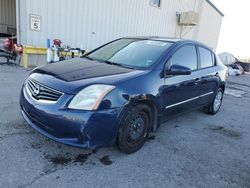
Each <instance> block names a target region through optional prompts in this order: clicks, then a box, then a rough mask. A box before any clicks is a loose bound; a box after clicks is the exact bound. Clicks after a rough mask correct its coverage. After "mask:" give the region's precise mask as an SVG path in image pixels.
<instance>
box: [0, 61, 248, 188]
mask: <svg viewBox="0 0 250 188" xmlns="http://www.w3.org/2000/svg"><path fill="white" fill-rule="evenodd" d="M27 74H28V71H26V70H24V69H22V68H20V67H16V66H0V112H1V113H0V152H1V155H0V161H1V162H0V187H4V188H8V187H20V188H21V187H72V188H74V187H80V186H81V187H84V188H87V187H95V188H99V187H105V188H106V187H114V188H116V187H157V188H158V187H164V188H166V187H211V188H214V187H216V188H217V187H237V188H238V187H250V144H249V143H250V108H249V105H250V75H245V76H241V77H230V78H229V83H228V87H227V91H226V95H225V97H224V103H223V105H222V109H221V111H220V112H219V113H218V114H217V115H215V116H210V115H207V114H204V113H202V112H201V111H195V112H192V113H188V114H186V115H183V116H181V117H179V118H176V119H174V120H171V121H168V122H166V123H164V124H163V125H162V126H161V127H160V128H159V129H158V132H157V133H156V134H155V136H152V137H151V138H150V139H149V140H148V142H147V143H146V145H145V146H144V147H143V148H142V149H141V150H140V151H139V152H137V153H134V154H131V155H125V154H122V153H120V152H119V151H117V150H116V149H115V148H113V147H110V148H103V149H100V150H98V151H88V150H82V149H77V148H72V147H68V146H64V145H61V144H58V143H55V142H54V141H51V140H49V139H47V138H45V137H43V136H41V135H40V134H38V133H36V132H35V131H33V130H32V129H31V128H30V127H29V126H28V125H27V124H26V123H25V122H24V120H23V119H22V117H21V115H20V112H19V110H20V109H19V104H18V97H19V92H20V89H21V84H22V83H23V81H24V79H25V77H26V76H27Z"/></svg>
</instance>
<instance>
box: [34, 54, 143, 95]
mask: <svg viewBox="0 0 250 188" xmlns="http://www.w3.org/2000/svg"><path fill="white" fill-rule="evenodd" d="M144 73H145V71H142V70H134V69H129V68H123V67H119V66H117V65H109V64H106V63H103V62H98V61H92V60H88V59H85V58H75V59H71V60H66V61H62V62H57V63H53V64H49V65H45V66H42V67H39V68H36V69H34V70H33V71H32V73H31V75H30V76H31V77H32V78H33V79H35V80H37V81H38V82H40V83H41V84H44V85H46V86H48V87H51V88H53V89H56V90H59V91H62V92H64V93H68V94H75V93H77V92H79V91H80V90H81V89H82V88H84V87H86V86H88V85H91V84H111V85H116V84H118V83H119V82H122V81H124V80H126V79H129V78H132V77H135V76H139V75H141V74H144Z"/></svg>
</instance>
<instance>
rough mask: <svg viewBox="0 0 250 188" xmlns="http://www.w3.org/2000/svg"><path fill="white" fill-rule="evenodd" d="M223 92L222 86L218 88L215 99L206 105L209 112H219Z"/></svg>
mask: <svg viewBox="0 0 250 188" xmlns="http://www.w3.org/2000/svg"><path fill="white" fill-rule="evenodd" d="M223 93H224V92H223V90H222V89H221V88H219V89H218V90H217V93H216V95H215V97H214V99H213V101H212V102H211V103H210V104H209V105H208V106H207V107H205V109H206V112H207V113H209V114H212V115H214V114H217V112H219V110H220V107H221V104H222V99H223Z"/></svg>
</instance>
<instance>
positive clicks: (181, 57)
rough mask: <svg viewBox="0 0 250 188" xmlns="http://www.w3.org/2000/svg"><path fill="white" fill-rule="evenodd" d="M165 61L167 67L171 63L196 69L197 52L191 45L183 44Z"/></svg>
mask: <svg viewBox="0 0 250 188" xmlns="http://www.w3.org/2000/svg"><path fill="white" fill-rule="evenodd" d="M169 61H170V62H168V63H167V67H168V68H170V66H171V65H181V66H185V67H187V68H190V69H191V70H197V64H198V60H197V53H196V48H195V46H193V45H185V46H182V47H181V48H179V49H178V50H177V51H176V52H175V53H174V55H173V56H172V57H171V59H170V60H169Z"/></svg>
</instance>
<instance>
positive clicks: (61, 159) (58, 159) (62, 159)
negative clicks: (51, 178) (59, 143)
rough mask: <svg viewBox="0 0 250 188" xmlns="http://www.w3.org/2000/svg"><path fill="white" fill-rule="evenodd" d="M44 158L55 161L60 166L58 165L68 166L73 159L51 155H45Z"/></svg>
mask: <svg viewBox="0 0 250 188" xmlns="http://www.w3.org/2000/svg"><path fill="white" fill-rule="evenodd" d="M44 158H45V159H47V160H48V161H49V162H51V163H53V164H54V165H56V166H58V165H61V166H66V165H68V164H69V163H70V162H71V161H72V159H71V158H69V157H63V156H56V157H53V156H51V155H45V156H44Z"/></svg>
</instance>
